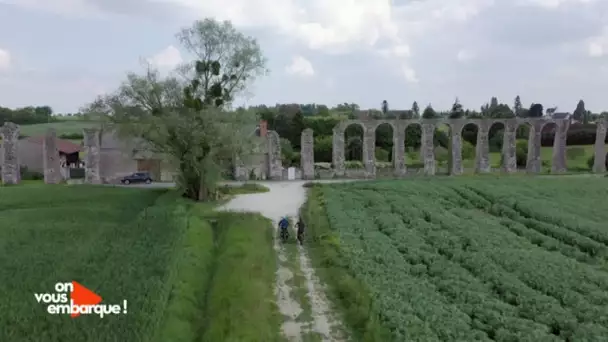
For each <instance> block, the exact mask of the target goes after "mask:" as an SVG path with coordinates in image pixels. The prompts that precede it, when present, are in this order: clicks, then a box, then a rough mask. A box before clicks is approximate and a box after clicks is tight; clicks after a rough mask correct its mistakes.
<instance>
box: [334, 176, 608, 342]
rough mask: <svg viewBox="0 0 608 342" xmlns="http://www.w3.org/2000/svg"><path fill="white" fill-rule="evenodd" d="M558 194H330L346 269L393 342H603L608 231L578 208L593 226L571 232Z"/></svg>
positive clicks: (476, 186) (478, 186) (489, 187)
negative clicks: (572, 341)
mask: <svg viewBox="0 0 608 342" xmlns="http://www.w3.org/2000/svg"><path fill="white" fill-rule="evenodd" d="M403 184H405V185H403ZM551 185H552V186H553V187H552V190H553V194H552V193H550V192H544V193H543V192H539V193H538V194H537V195H535V196H534V193H532V194H530V193H529V192H530V186H528V185H527V184H525V182H523V184H518V183H516V181H511V183H507V184H500V185H497V184H496V183H491V182H488V181H485V182H479V181H477V182H470V181H469V182H467V181H464V182H463V181H458V182H436V183H433V182H428V183H427V182H416V183H414V182H402V183H391V182H378V183H374V184H365V185H359V184H358V185H342V186H337V187H333V188H325V189H324V193H325V197H326V206H327V214H328V216H329V220H330V223H331V226H332V228H333V229H334V230H335V231H336V232H337V233H338V234H339V237H340V241H341V248H342V252H343V254H344V258H345V260H347V262H348V267H349V269H350V270H351V271H352V272H354V273H355V274H357V276H358V277H359V278H360V279H362V280H363V281H364V282H365V283H366V284H367V285H368V286H369V288H370V289H371V292H372V297H373V298H374V300H375V309H376V310H377V312H378V313H379V315H380V317H381V318H382V319H383V320H384V324H386V325H387V326H388V327H389V328H390V329H391V330H392V331H393V334H394V338H395V340H408V341H433V340H437V341H438V340H451V341H473V340H496V341H515V340H517V341H563V340H566V339H575V340H591V341H595V340H601V336H607V335H608V316H606V314H605V307H606V305H608V295H607V294H608V273H606V272H605V271H604V270H605V269H606V260H605V258H604V256H605V255H606V254H604V251H605V248H606V246H605V244H604V242H603V241H604V240H603V239H604V238H606V234H602V232H601V231H600V230H599V229H598V227H599V223H598V221H596V220H594V219H593V218H590V217H585V216H584V213H585V211H584V205H582V204H580V202H579V204H578V205H577V206H576V210H578V211H579V215H583V217H585V220H583V221H582V222H583V223H580V224H578V225H576V226H574V228H573V229H569V228H568V227H569V226H568V223H569V222H570V221H568V218H567V217H564V215H561V214H559V213H560V210H562V209H561V208H562V207H563V206H567V204H568V198H567V196H565V195H564V196H560V189H559V187H560V186H561V187H562V188H563V187H566V189H564V190H563V191H564V192H565V193H566V194H568V196H571V194H569V193H568V190H571V188H568V185H560V184H559V183H557V182H554V183H552V184H551ZM518 188H521V190H522V191H521V193H518V191H517V190H518ZM591 193H594V192H593V191H592V192H591ZM595 194H598V195H599V194H601V192H595ZM546 196H553V199H554V200H553V201H552V203H550V204H551V205H552V210H553V211H554V214H551V211H550V209H549V206H548V205H546V204H544V203H546V202H543V201H542V199H543V197H546ZM598 200H599V198H595V199H593V198H586V200H585V201H587V202H588V204H589V205H591V203H593V201H598ZM539 208H540V209H539ZM537 209H539V210H537ZM591 210H593V209H591ZM561 212H566V213H571V212H572V209H571V208H570V209H567V210H563V211H561ZM545 217H546V218H547V219H545V220H543V218H545Z"/></svg>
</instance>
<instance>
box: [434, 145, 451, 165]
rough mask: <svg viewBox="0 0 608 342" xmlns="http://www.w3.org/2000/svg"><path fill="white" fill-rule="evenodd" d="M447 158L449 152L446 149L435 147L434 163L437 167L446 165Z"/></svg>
mask: <svg viewBox="0 0 608 342" xmlns="http://www.w3.org/2000/svg"><path fill="white" fill-rule="evenodd" d="M449 157H450V156H449V152H448V150H447V149H446V148H444V147H442V146H437V147H435V161H437V163H438V164H439V165H443V164H445V163H447V161H448V159H449Z"/></svg>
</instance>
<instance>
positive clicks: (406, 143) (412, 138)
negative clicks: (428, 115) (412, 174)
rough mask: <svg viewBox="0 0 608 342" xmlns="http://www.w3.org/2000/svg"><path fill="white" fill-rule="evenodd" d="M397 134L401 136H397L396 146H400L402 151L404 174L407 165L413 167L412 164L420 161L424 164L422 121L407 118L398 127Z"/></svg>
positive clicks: (414, 164)
mask: <svg viewBox="0 0 608 342" xmlns="http://www.w3.org/2000/svg"><path fill="white" fill-rule="evenodd" d="M397 135H398V136H400V137H401V138H399V142H398V144H397V145H396V146H397V147H398V148H402V151H403V153H402V155H404V162H403V164H404V166H403V174H404V175H405V174H406V173H407V165H409V167H412V168H414V166H417V165H419V164H421V163H422V164H424V159H423V157H422V153H421V146H422V123H421V122H420V121H419V120H407V121H405V123H404V124H403V125H402V126H401V127H399V128H398V130H397ZM396 153H398V152H396ZM406 156H407V157H406ZM416 168H417V167H416Z"/></svg>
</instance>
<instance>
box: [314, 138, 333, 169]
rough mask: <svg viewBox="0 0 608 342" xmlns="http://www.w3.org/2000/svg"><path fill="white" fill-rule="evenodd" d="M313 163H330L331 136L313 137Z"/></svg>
mask: <svg viewBox="0 0 608 342" xmlns="http://www.w3.org/2000/svg"><path fill="white" fill-rule="evenodd" d="M314 150H315V161H317V162H325V163H331V157H332V156H331V154H332V152H333V137H332V136H331V135H326V136H315V145H314Z"/></svg>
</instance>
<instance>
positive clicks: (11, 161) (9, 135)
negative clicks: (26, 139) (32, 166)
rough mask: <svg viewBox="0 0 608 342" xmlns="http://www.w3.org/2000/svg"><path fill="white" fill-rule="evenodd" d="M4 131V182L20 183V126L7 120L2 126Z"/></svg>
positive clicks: (9, 183)
mask: <svg viewBox="0 0 608 342" xmlns="http://www.w3.org/2000/svg"><path fill="white" fill-rule="evenodd" d="M0 132H1V133H2V153H1V154H0V156H2V160H0V167H2V183H4V184H7V185H14V184H19V181H20V180H21V174H20V171H21V166H20V165H19V126H18V125H16V124H14V123H12V122H6V123H4V126H2V127H1V130H0Z"/></svg>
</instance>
